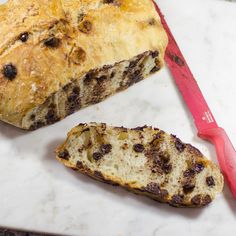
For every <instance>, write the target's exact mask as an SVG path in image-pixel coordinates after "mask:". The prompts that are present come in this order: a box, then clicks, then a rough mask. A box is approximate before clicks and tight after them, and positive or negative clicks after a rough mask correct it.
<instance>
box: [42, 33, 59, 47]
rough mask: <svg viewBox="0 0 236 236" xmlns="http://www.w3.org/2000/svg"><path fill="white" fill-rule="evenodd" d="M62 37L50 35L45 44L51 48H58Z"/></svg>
mask: <svg viewBox="0 0 236 236" xmlns="http://www.w3.org/2000/svg"><path fill="white" fill-rule="evenodd" d="M60 42H61V41H60V39H58V38H56V37H54V36H53V37H50V38H48V39H46V40H45V41H44V45H45V46H46V47H49V48H57V47H58V46H59V45H60Z"/></svg>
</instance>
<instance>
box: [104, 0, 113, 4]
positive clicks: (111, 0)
mask: <svg viewBox="0 0 236 236" xmlns="http://www.w3.org/2000/svg"><path fill="white" fill-rule="evenodd" d="M113 2H114V0H103V3H104V4H111V3H113Z"/></svg>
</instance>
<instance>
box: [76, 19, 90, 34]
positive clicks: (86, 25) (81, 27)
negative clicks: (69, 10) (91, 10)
mask: <svg viewBox="0 0 236 236" xmlns="http://www.w3.org/2000/svg"><path fill="white" fill-rule="evenodd" d="M92 28H93V25H92V23H91V22H90V21H88V20H85V21H83V22H82V23H81V24H80V25H79V30H80V31H81V32H82V33H85V34H88V33H89V32H90V31H91V30H92Z"/></svg>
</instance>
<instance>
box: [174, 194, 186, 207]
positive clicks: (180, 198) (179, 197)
mask: <svg viewBox="0 0 236 236" xmlns="http://www.w3.org/2000/svg"><path fill="white" fill-rule="evenodd" d="M183 200H184V197H183V196H182V195H177V194H176V195H173V197H172V199H171V204H173V205H181V204H182V203H183Z"/></svg>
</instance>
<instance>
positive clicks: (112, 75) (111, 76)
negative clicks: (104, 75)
mask: <svg viewBox="0 0 236 236" xmlns="http://www.w3.org/2000/svg"><path fill="white" fill-rule="evenodd" d="M115 74H116V73H115V71H112V73H111V75H110V78H111V79H112V78H114V76H115Z"/></svg>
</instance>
